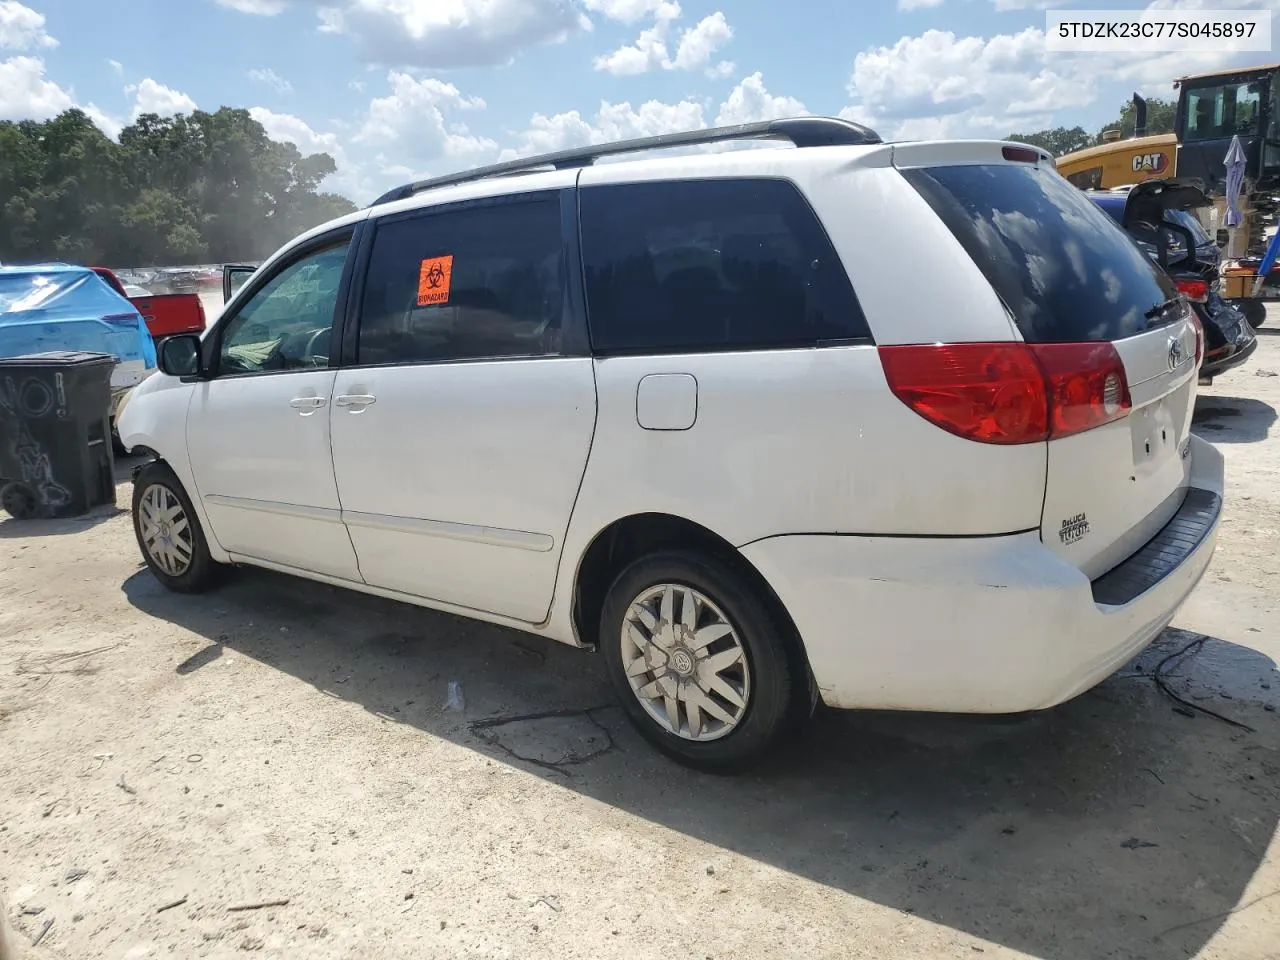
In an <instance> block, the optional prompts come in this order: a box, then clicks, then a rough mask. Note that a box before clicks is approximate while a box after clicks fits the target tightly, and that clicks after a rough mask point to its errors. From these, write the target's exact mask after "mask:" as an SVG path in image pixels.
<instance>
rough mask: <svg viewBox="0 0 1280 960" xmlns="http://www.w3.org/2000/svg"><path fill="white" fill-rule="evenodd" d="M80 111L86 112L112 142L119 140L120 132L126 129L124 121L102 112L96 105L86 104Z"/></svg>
mask: <svg viewBox="0 0 1280 960" xmlns="http://www.w3.org/2000/svg"><path fill="white" fill-rule="evenodd" d="M80 109H81V110H83V111H84V112H85V115H86V116H87V117H88V118H89V119H90V120H92V121H93V123H94V125H95V126H96V127H97V128H98V129H99V130H101V131H102V132H103V133H105V134H106V135H107V136H108V137H110V138H111V139H112V140H115V139H117V138H118V137H119V136H120V131H121V130H123V129H124V121H123V120H121V119H120V118H119V117H116V116H113V115H111V114H109V113H107V112H106V111H105V110H102V109H101V108H99V107H98V105H97V104H95V103H89V104H85V105H84V106H81V107H80Z"/></svg>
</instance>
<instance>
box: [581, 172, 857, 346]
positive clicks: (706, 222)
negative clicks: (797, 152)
mask: <svg viewBox="0 0 1280 960" xmlns="http://www.w3.org/2000/svg"><path fill="white" fill-rule="evenodd" d="M581 222H582V250H583V261H584V265H585V267H586V283H587V316H588V320H589V321H590V328H591V341H592V345H593V347H594V348H595V349H596V350H598V351H602V352H628V351H640V352H649V351H665V352H679V351H688V352H694V351H711V350H739V349H744V348H757V349H762V348H781V347H805V346H814V345H815V344H820V343H822V342H824V341H833V340H850V339H854V340H857V339H865V338H867V337H869V336H870V332H869V331H868V329H867V323H866V320H865V318H864V317H863V314H862V311H861V309H860V308H859V306H858V302H857V299H856V297H855V296H854V293H853V288H852V286H851V285H850V283H849V277H848V275H847V274H846V273H845V270H844V266H843V265H842V264H841V262H840V259H839V257H837V256H836V252H835V250H834V249H833V248H832V246H831V241H830V240H829V239H828V238H827V235H826V231H824V230H823V228H822V225H821V224H820V223H819V222H818V219H817V217H816V216H815V215H814V213H813V211H812V209H810V207H809V205H808V203H807V202H806V201H805V199H804V197H803V196H801V194H800V192H799V190H798V189H796V187H795V185H794V184H792V183H790V182H789V181H786V180H769V179H750V180H748V179H742V180H700V181H699V180H686V181H676V182H670V181H668V182H656V183H633V184H619V185H601V186H592V187H584V188H583V189H582V191H581Z"/></svg>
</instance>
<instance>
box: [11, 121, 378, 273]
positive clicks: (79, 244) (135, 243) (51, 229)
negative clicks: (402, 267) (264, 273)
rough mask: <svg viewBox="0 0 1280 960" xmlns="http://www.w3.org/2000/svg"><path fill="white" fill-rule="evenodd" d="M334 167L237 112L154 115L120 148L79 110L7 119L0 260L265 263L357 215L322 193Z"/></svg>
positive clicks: (127, 134)
mask: <svg viewBox="0 0 1280 960" xmlns="http://www.w3.org/2000/svg"><path fill="white" fill-rule="evenodd" d="M334 169H335V165H334V161H333V158H332V157H330V156H329V155H327V154H323V153H320V154H313V155H310V156H304V155H302V154H301V153H300V152H299V151H298V149H297V147H295V146H294V145H293V144H291V143H277V142H275V141H273V140H271V139H270V138H269V137H268V136H267V134H266V131H265V130H264V129H263V128H262V125H261V124H259V123H258V122H257V121H255V120H254V119H253V118H252V117H251V116H250V115H249V112H248V111H247V110H234V109H231V108H228V107H223V108H222V109H220V110H218V111H217V112H215V113H207V112H204V111H199V110H197V111H195V112H193V113H191V114H188V115H178V116H174V117H159V116H156V115H154V114H152V115H145V116H142V117H139V118H138V119H137V121H135V122H134V123H133V124H131V125H130V126H128V127H126V128H125V129H124V130H123V131H121V133H120V137H119V140H118V141H115V140H111V139H110V138H108V137H107V136H106V135H105V134H103V133H102V131H100V130H99V129H98V128H97V127H96V126H94V124H93V122H92V121H91V120H90V119H89V118H88V117H87V116H86V115H85V114H84V113H83V112H81V111H79V110H68V111H66V112H65V113H62V114H60V115H59V116H57V117H54V118H53V119H51V120H47V121H44V122H36V121H22V122H19V123H12V122H8V121H5V122H0V261H15V260H16V261H24V260H25V261H31V260H47V259H59V260H71V261H76V262H81V263H105V264H108V265H112V266H147V265H160V264H181V263H194V262H200V261H206V262H207V261H213V262H217V261H224V260H242V259H245V260H247V259H258V258H261V257H264V256H266V255H267V254H268V253H270V252H271V251H272V250H274V249H276V248H277V247H278V246H280V244H282V243H284V242H285V241H286V240H288V239H289V238H290V237H293V236H295V235H296V234H298V233H299V232H301V231H303V230H305V229H308V228H309V227H312V226H315V225H316V224H318V223H322V222H324V221H325V220H328V219H332V218H333V217H336V216H340V215H342V214H344V213H349V212H351V211H352V210H354V209H355V205H354V204H353V203H351V201H349V200H347V199H346V198H345V197H339V196H337V195H335V194H331V193H320V192H319V187H320V184H321V183H322V182H323V181H324V179H325V178H326V177H328V176H329V175H330V174H332V173H333V172H334Z"/></svg>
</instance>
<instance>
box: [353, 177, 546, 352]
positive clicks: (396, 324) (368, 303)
mask: <svg viewBox="0 0 1280 960" xmlns="http://www.w3.org/2000/svg"><path fill="white" fill-rule="evenodd" d="M564 264H565V258H564V245H563V242H562V236H561V227H560V200H559V197H558V195H551V196H548V195H535V196H532V197H527V198H526V197H521V198H519V199H517V200H514V201H511V202H503V203H497V204H492V205H487V206H477V207H467V208H464V209H457V210H446V211H442V212H437V213H432V212H427V213H424V214H422V215H421V216H414V217H409V218H406V219H403V220H392V221H390V222H385V223H379V224H378V232H377V234H376V235H375V237H374V241H373V252H372V254H371V258H370V262H369V273H368V278H367V280H366V281H365V291H364V301H363V303H362V305H361V311H360V342H359V351H360V352H359V358H358V360H359V363H361V364H365V365H368V364H390V363H429V362H432V361H441V360H472V359H483V358H488V357H538V356H547V355H549V354H555V353H557V352H559V349H560V329H561V319H562V315H563V313H564V287H565V280H564V278H565V267H564Z"/></svg>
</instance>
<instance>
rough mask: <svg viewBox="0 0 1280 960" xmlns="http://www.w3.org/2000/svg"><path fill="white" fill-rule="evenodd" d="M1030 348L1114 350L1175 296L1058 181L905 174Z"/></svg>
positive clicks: (1132, 247) (1087, 203)
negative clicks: (1090, 345) (1113, 344)
mask: <svg viewBox="0 0 1280 960" xmlns="http://www.w3.org/2000/svg"><path fill="white" fill-rule="evenodd" d="M903 176H904V177H906V179H907V181H908V182H909V183H910V184H911V185H912V186H913V187H915V189H916V190H917V191H918V192H919V193H920V195H921V196H922V197H924V199H925V200H926V201H927V202H928V203H929V206H931V207H932V208H933V210H934V212H936V213H937V214H938V216H939V217H940V218H941V219H942V221H943V223H945V224H946V225H947V227H948V228H949V229H950V230H951V232H952V233H953V234H954V235H955V237H956V239H957V240H958V241H960V245H961V246H962V247H964V249H965V251H966V252H967V253H968V254H969V256H970V257H971V258H972V259H973V262H974V263H975V264H976V265H977V266H978V269H979V270H981V271H982V273H983V275H984V276H985V277H986V278H987V281H988V282H989V283H990V284H991V286H992V287H993V288H994V289H995V291H996V293H997V294H998V295H999V296H1000V299H1001V300H1003V301H1004V304H1005V306H1006V307H1007V308H1008V310H1009V312H1010V313H1011V314H1012V316H1013V319H1014V322H1015V323H1016V324H1017V325H1018V329H1019V330H1020V331H1021V333H1022V336H1023V339H1024V340H1026V341H1027V342H1029V343H1074V342H1090V341H1101V340H1120V339H1123V338H1125V337H1131V336H1134V335H1135V334H1138V333H1141V332H1143V331H1144V330H1147V329H1148V328H1149V327H1150V326H1152V325H1153V323H1155V322H1158V319H1153V318H1159V317H1165V318H1167V319H1168V320H1169V321H1172V320H1175V319H1177V314H1176V312H1174V311H1168V312H1166V313H1163V314H1162V313H1161V308H1163V307H1164V306H1165V305H1167V304H1168V302H1169V301H1170V300H1172V299H1173V298H1174V297H1176V296H1177V290H1176V289H1175V288H1174V286H1173V284H1172V282H1171V281H1170V280H1169V278H1168V277H1167V276H1166V275H1165V274H1164V272H1163V271H1161V270H1160V268H1159V267H1157V266H1156V265H1155V264H1153V263H1152V262H1151V260H1150V259H1149V258H1148V257H1147V256H1146V255H1145V254H1144V253H1143V252H1142V250H1141V249H1139V247H1138V245H1137V244H1136V243H1135V242H1134V241H1133V240H1132V238H1130V237H1129V235H1128V234H1126V233H1125V232H1124V230H1122V229H1121V228H1120V227H1119V226H1118V225H1117V224H1116V223H1115V222H1114V221H1113V220H1112V219H1111V218H1110V217H1109V216H1107V215H1106V214H1105V213H1103V212H1102V211H1101V210H1099V209H1098V208H1097V207H1096V206H1095V205H1094V203H1093V202H1092V201H1091V200H1089V199H1088V198H1087V197H1086V196H1085V195H1084V194H1083V193H1082V192H1081V191H1080V190H1078V189H1076V188H1075V187H1073V186H1072V185H1071V184H1070V183H1068V182H1067V181H1066V180H1064V179H1063V178H1062V177H1061V176H1060V175H1059V174H1058V173H1057V172H1055V171H1053V170H1049V169H1046V168H1042V167H1039V166H1037V165H1034V164H1021V163H1002V164H977V165H971V166H950V167H928V168H922V169H913V170H904V171H903Z"/></svg>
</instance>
